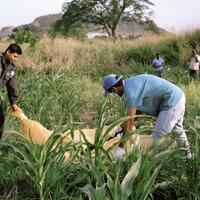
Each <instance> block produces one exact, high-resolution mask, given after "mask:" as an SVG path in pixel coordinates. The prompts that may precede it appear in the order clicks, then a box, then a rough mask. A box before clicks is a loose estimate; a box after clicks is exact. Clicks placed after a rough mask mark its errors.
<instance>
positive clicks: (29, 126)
mask: <svg viewBox="0 0 200 200" xmlns="http://www.w3.org/2000/svg"><path fill="white" fill-rule="evenodd" d="M12 116H14V117H16V118H18V119H19V120H20V121H21V131H22V133H23V135H24V136H25V137H26V138H27V139H31V140H32V141H33V143H34V144H44V143H45V142H46V141H47V140H48V138H49V137H50V136H51V134H52V133H53V131H52V130H48V129H46V128H45V127H44V126H43V125H41V124H40V123H39V122H37V121H34V120H31V119H28V118H27V117H26V115H25V114H24V113H23V112H22V111H16V112H12ZM107 128H108V126H106V127H105V128H104V130H103V133H102V134H104V133H105V131H106V130H107ZM116 128H117V127H116ZM114 129H115V128H114ZM114 129H113V131H114ZM81 132H82V133H83V134H84V135H85V137H86V139H87V141H88V142H89V143H91V144H94V140H95V133H96V129H86V128H85V129H82V130H81ZM81 132H80V131H79V130H75V131H74V132H73V137H72V134H71V133H70V131H67V132H65V133H64V134H63V136H64V137H65V139H64V141H63V142H64V143H69V142H70V141H73V142H75V143H79V142H82V143H84V142H85V140H84V137H83V136H82V134H81ZM120 138H121V137H120V136H117V137H114V138H112V139H111V140H109V141H107V142H105V144H104V145H103V147H104V149H105V150H107V149H109V148H110V147H111V146H113V145H115V144H117V143H119V142H120ZM132 143H135V145H136V146H138V147H139V148H144V149H146V148H147V147H148V146H149V144H150V143H151V136H147V135H138V134H134V135H133V136H132V137H131V138H130V139H129V140H127V141H126V145H125V146H126V148H127V151H128V152H130V151H131V146H132ZM83 147H84V148H85V147H86V146H85V145H83Z"/></svg>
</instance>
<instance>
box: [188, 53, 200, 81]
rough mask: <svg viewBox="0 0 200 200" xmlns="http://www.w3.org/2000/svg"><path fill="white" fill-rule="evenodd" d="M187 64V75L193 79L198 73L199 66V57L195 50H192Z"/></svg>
mask: <svg viewBox="0 0 200 200" xmlns="http://www.w3.org/2000/svg"><path fill="white" fill-rule="evenodd" d="M188 62H189V73H190V76H191V77H192V78H195V77H196V76H197V75H198V73H199V65H200V56H199V55H198V54H197V52H196V51H195V50H192V53H191V55H190V57H189V59H188Z"/></svg>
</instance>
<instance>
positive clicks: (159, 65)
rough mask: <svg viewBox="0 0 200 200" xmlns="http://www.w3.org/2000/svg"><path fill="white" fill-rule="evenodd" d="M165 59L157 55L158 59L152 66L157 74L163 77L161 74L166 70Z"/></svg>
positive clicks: (154, 60) (155, 59)
mask: <svg viewBox="0 0 200 200" xmlns="http://www.w3.org/2000/svg"><path fill="white" fill-rule="evenodd" d="M164 63H165V61H164V59H163V58H162V57H161V56H160V54H159V53H156V58H154V59H153V62H152V65H153V67H154V69H155V72H156V74H157V75H158V76H159V77H161V73H162V72H163V70H164Z"/></svg>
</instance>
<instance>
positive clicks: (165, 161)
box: [0, 31, 200, 200]
mask: <svg viewBox="0 0 200 200" xmlns="http://www.w3.org/2000/svg"><path fill="white" fill-rule="evenodd" d="M199 42H200V32H199V31H197V32H194V33H191V34H187V35H184V36H180V37H177V36H171V35H165V36H161V35H159V36H156V38H155V36H149V35H148V37H144V38H143V39H138V40H135V41H128V40H117V41H110V40H98V39H95V40H87V41H77V40H74V39H67V40H66V39H63V38H55V39H54V40H52V39H50V38H47V37H44V38H43V39H42V40H40V41H39V42H38V43H37V44H36V45H35V51H30V48H29V45H27V44H22V48H23V52H24V55H23V58H22V59H21V61H20V62H19V63H18V65H17V66H18V67H19V70H18V72H17V81H18V89H19V95H20V99H19V105H20V106H21V108H22V109H23V111H24V112H25V114H26V115H27V116H28V117H29V118H30V119H33V120H37V121H39V122H40V123H41V124H42V125H44V126H45V127H46V128H48V129H50V130H54V135H52V137H51V138H50V139H49V140H48V142H47V143H46V144H45V145H42V146H40V145H34V144H32V142H31V141H27V140H26V139H25V138H24V137H23V135H21V132H20V129H19V125H20V122H19V121H17V120H16V119H14V118H12V117H10V111H11V110H10V106H9V103H8V100H7V96H6V91H3V92H2V96H3V99H4V105H5V112H6V116H7V117H6V127H5V128H6V134H5V137H4V138H3V139H2V140H1V141H0V155H1V156H0V176H1V179H0V199H8V200H21V199H32V200H33V199H34V200H36V199H41V200H43V199H44V200H47V199H53V200H61V199H68V200H69V199H73V200H81V199H96V200H98V199H107V200H110V199H113V200H114V199H120V200H121V199H124V200H125V199H133V200H135V199H138V200H145V199H146V200H147V199H148V200H150V199H154V200H160V199H164V200H171V199H174V200H176V199H177V200H197V199H199V198H200V188H199V185H200V184H199V172H200V170H199V167H200V156H199V153H200V143H199V141H200V138H199V137H200V132H199V123H200V121H199V118H198V116H200V107H199V104H200V96H199V94H198V92H197V91H199V90H200V88H199V87H200V86H199V79H196V80H191V79H190V77H189V76H188V71H187V57H188V55H189V53H190V51H191V49H192V48H196V49H197V50H198V51H199V49H200V46H199ZM7 46H8V43H6V42H1V43H0V48H1V49H2V50H4V49H5V48H6V47H7ZM157 51H160V52H161V54H162V56H163V57H164V58H165V60H166V67H165V69H166V70H165V72H164V74H163V78H165V79H167V80H170V81H172V82H175V83H176V84H177V85H179V86H180V87H181V88H182V89H183V90H184V91H185V93H186V97H187V104H186V115H185V123H184V127H185V129H186V130H187V134H188V136H189V140H190V143H191V147H192V152H193V159H192V160H189V161H186V160H185V159H183V158H182V153H183V152H182V150H179V149H177V148H169V146H170V144H171V143H172V142H173V138H172V139H170V138H166V139H167V140H164V141H160V142H159V143H156V144H155V145H153V146H152V147H150V148H149V149H148V150H147V152H140V151H139V150H138V149H137V147H135V146H134V145H133V148H132V151H131V152H130V153H129V154H127V155H126V156H124V157H123V158H121V159H118V160H113V159H112V157H111V156H110V154H109V151H110V150H111V149H110V150H109V151H108V152H107V151H104V150H103V148H102V145H103V143H104V142H105V140H106V136H102V134H101V133H102V129H103V127H104V126H105V125H108V124H109V125H110V126H111V127H112V126H115V125H117V124H120V123H121V122H122V121H124V120H126V118H122V117H123V116H124V114H125V107H124V104H123V101H122V100H120V99H113V98H111V97H109V98H108V99H107V100H105V99H104V97H103V89H102V77H103V76H105V75H107V74H109V73H117V74H122V75H123V76H124V77H125V78H126V77H129V76H132V75H133V74H139V73H150V74H153V73H154V71H153V69H152V67H151V60H152V59H153V57H154V54H155V53H156V52H157ZM91 111H93V112H95V117H93V118H92V119H90V120H81V119H82V118H81V115H82V114H87V113H90V112H91ZM154 122H155V119H154V118H147V117H145V116H141V117H140V118H139V124H140V126H139V128H138V129H137V130H136V131H134V132H133V133H132V134H135V133H139V134H149V133H151V130H152V125H153V124H154ZM83 127H91V128H94V127H96V128H97V129H96V135H97V138H96V140H95V144H94V149H93V150H94V151H95V155H96V156H95V157H92V150H91V148H90V144H88V142H87V141H85V144H86V146H87V148H86V149H87V150H86V151H85V150H83V148H82V147H81V145H79V144H76V143H70V144H68V145H61V144H57V145H56V146H54V144H55V142H56V141H57V140H58V139H59V138H60V137H61V135H62V134H61V133H63V132H65V131H66V130H71V131H72V132H73V130H75V129H81V128H83ZM108 134H109V131H108V132H107V135H108ZM172 135H173V133H172ZM52 147H53V148H52ZM52 149H53V150H52ZM72 149H73V154H72V156H71V159H69V160H66V159H65V153H66V152H68V151H70V150H72Z"/></svg>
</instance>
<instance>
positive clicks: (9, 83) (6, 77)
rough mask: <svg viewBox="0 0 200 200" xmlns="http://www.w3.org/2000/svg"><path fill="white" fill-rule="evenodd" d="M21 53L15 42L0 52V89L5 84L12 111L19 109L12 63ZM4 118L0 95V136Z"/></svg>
mask: <svg viewBox="0 0 200 200" xmlns="http://www.w3.org/2000/svg"><path fill="white" fill-rule="evenodd" d="M21 54H22V50H21V47H20V46H19V45H17V44H10V45H9V46H8V48H7V49H6V51H5V52H4V53H2V54H0V89H2V88H3V87H4V86H6V88H7V93H8V99H9V101H10V105H11V107H12V110H13V111H19V110H21V109H20V107H19V106H17V104H16V100H17V88H16V75H15V70H16V69H15V64H14V63H15V62H16V61H17V60H18V59H19V57H20V55H21ZM4 118H5V116H4V110H3V102H2V99H1V97H0V138H1V136H2V134H3V130H4Z"/></svg>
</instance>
